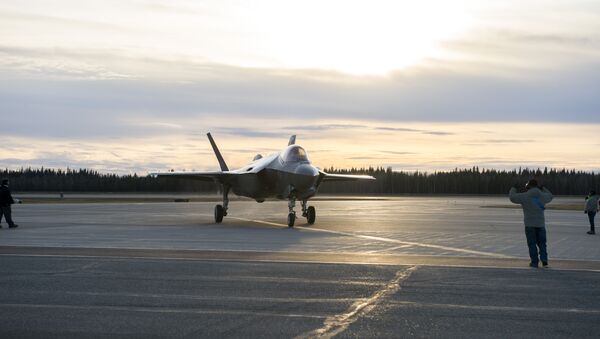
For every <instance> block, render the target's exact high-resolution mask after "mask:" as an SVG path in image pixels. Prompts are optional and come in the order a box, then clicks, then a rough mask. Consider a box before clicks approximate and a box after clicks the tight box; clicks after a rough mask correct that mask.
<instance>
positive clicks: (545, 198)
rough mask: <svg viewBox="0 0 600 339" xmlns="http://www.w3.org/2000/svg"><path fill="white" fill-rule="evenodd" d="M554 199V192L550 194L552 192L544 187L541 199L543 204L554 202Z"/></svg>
mask: <svg viewBox="0 0 600 339" xmlns="http://www.w3.org/2000/svg"><path fill="white" fill-rule="evenodd" d="M553 198H554V196H553V195H552V192H550V190H549V189H547V188H546V187H542V196H541V197H540V200H541V201H542V203H544V204H547V203H549V202H550V201H552V199H553Z"/></svg>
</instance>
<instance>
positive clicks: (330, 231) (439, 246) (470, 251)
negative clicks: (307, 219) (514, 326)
mask: <svg viewBox="0 0 600 339" xmlns="http://www.w3.org/2000/svg"><path fill="white" fill-rule="evenodd" d="M230 218H232V219H237V220H242V221H250V222H255V223H259V224H265V225H270V226H277V227H285V228H287V227H288V226H287V225H285V224H279V223H275V222H270V221H263V220H256V219H247V218H240V217H230ZM302 230H307V231H313V232H323V233H331V234H338V235H344V236H349V237H355V238H361V239H367V240H375V241H380V242H387V243H394V244H401V245H410V246H418V247H426V248H435V249H438V250H444V251H451V252H460V253H466V254H475V255H480V256H484V257H492V258H508V259H515V258H516V257H513V256H510V255H504V254H499V253H493V252H484V251H477V250H469V249H466V248H458V247H449V246H442V245H434V244H426V243H422V242H414V241H403V240H397V239H391V238H383V237H376V236H372V235H364V234H356V233H351V232H344V231H334V230H326V229H323V228H316V227H306V228H302Z"/></svg>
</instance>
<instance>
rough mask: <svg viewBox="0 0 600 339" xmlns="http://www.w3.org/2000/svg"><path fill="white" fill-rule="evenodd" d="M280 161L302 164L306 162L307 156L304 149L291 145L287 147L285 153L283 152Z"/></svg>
mask: <svg viewBox="0 0 600 339" xmlns="http://www.w3.org/2000/svg"><path fill="white" fill-rule="evenodd" d="M281 159H282V160H283V161H284V162H302V161H308V155H306V151H305V150H304V148H302V147H300V146H296V145H292V146H289V147H288V148H287V149H286V150H285V151H283V154H282V155H281Z"/></svg>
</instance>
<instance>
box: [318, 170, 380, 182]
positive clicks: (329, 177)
mask: <svg viewBox="0 0 600 339" xmlns="http://www.w3.org/2000/svg"><path fill="white" fill-rule="evenodd" d="M319 173H320V174H321V176H322V178H323V179H321V181H358V180H375V177H373V176H370V175H353V174H329V173H325V172H323V171H320V172H319Z"/></svg>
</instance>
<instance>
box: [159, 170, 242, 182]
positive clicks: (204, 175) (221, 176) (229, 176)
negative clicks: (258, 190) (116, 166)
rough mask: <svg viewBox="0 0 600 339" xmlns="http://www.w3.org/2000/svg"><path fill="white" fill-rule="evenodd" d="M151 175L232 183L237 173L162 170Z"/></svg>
mask: <svg viewBox="0 0 600 339" xmlns="http://www.w3.org/2000/svg"><path fill="white" fill-rule="evenodd" d="M149 175H150V176H153V177H158V178H169V177H170V178H178V179H191V180H200V181H214V182H217V183H221V184H228V183H231V182H232V181H233V179H234V177H235V176H236V175H239V174H238V173H235V172H229V171H227V172H162V173H150V174H149Z"/></svg>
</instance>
